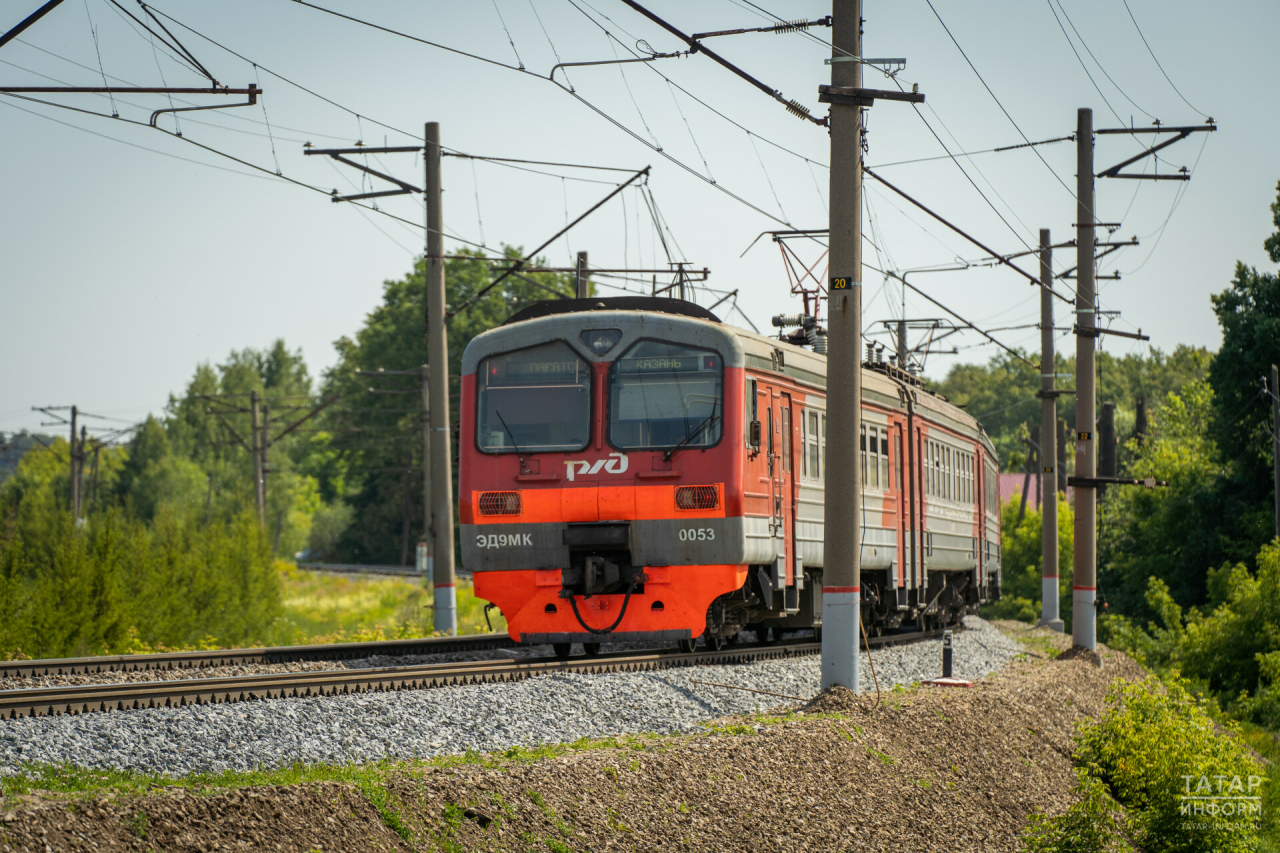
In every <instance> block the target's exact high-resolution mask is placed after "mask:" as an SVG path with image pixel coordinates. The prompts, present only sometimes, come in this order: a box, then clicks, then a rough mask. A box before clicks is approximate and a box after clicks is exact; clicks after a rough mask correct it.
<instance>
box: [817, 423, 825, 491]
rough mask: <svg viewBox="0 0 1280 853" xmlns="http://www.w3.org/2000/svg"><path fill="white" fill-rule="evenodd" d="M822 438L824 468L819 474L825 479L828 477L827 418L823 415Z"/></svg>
mask: <svg viewBox="0 0 1280 853" xmlns="http://www.w3.org/2000/svg"><path fill="white" fill-rule="evenodd" d="M821 436H822V437H821V444H822V467H821V468H820V469H819V472H818V473H819V474H820V475H821V476H823V477H825V476H827V416H826V415H823V416H822V434H821Z"/></svg>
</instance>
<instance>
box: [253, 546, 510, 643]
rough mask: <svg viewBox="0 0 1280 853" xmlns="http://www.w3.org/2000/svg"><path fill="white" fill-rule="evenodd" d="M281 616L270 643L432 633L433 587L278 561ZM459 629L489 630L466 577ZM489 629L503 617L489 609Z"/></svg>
mask: <svg viewBox="0 0 1280 853" xmlns="http://www.w3.org/2000/svg"><path fill="white" fill-rule="evenodd" d="M277 565H278V566H279V569H280V587H281V598H282V601H283V604H284V615H283V616H282V617H281V619H280V620H279V621H278V623H277V626H276V628H275V631H274V634H275V636H274V637H272V639H273V640H274V641H275V642H273V643H271V645H287V644H302V643H339V642H353V641H360V640H379V639H407V638H410V637H430V636H432V634H433V633H434V630H435V623H434V618H433V617H434V611H433V610H432V609H431V605H432V603H433V591H432V589H431V586H430V584H423V583H421V582H420V581H418V580H416V579H414V578H407V577H394V576H391V577H386V576H378V575H340V574H331V573H327V572H308V571H303V570H300V569H298V568H296V567H295V566H293V565H292V564H289V563H278V564H277ZM457 595H458V633H460V634H483V633H488V631H489V626H488V625H487V624H485V619H484V605H485V602H484V601H483V600H481V599H478V598H476V596H475V592H474V591H473V588H472V585H471V582H470V581H467V580H459V581H458V586H457ZM490 619H491V620H492V622H493V630H494V631H498V632H502V631H505V630H506V628H507V623H506V620H505V619H503V618H502V616H501V615H500V614H499V613H498V612H497V611H496V610H493V611H490Z"/></svg>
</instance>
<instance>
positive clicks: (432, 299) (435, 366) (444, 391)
mask: <svg viewBox="0 0 1280 853" xmlns="http://www.w3.org/2000/svg"><path fill="white" fill-rule="evenodd" d="M423 160H424V161H425V163H426V170H427V175H426V178H427V180H426V190H427V193H426V195H427V269H426V273H427V299H426V303H427V365H428V373H429V377H428V381H429V383H430V387H429V389H428V396H429V397H430V400H431V404H430V409H431V411H430V417H431V432H432V433H433V435H432V436H431V438H432V441H431V448H430V449H431V528H430V535H431V538H432V544H433V547H432V549H431V554H432V558H433V566H432V570H433V574H432V584H433V585H434V587H435V605H436V609H435V614H436V618H435V627H436V630H437V631H440V632H441V633H444V634H447V635H456V634H457V633H458V596H457V591H456V590H455V589H454V583H455V581H454V575H453V468H452V460H453V447H452V444H453V443H452V441H450V436H449V340H448V338H447V337H446V335H445V326H444V319H445V318H444V315H445V310H446V309H445V290H444V258H443V257H442V255H443V254H444V234H443V232H442V230H441V229H442V228H443V215H442V213H441V210H440V204H441V200H442V199H441V191H440V124H439V122H434V121H431V122H427V127H426V150H425V152H424V156H423Z"/></svg>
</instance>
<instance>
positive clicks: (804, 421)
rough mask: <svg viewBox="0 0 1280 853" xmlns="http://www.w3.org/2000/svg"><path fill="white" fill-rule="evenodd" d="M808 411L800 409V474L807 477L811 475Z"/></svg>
mask: <svg viewBox="0 0 1280 853" xmlns="http://www.w3.org/2000/svg"><path fill="white" fill-rule="evenodd" d="M807 411H808V410H807V409H801V410H800V476H801V477H805V478H807V477H808V476H809V435H808V433H807V432H806V430H805V427H807V426H808V424H809V418H808V416H807V415H806V414H805V413H806V412H807Z"/></svg>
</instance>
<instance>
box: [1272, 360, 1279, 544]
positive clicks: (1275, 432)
mask: <svg viewBox="0 0 1280 853" xmlns="http://www.w3.org/2000/svg"><path fill="white" fill-rule="evenodd" d="M1271 456H1272V462H1271V465H1272V468H1273V469H1274V472H1273V475H1274V477H1275V489H1276V537H1277V538H1280V372H1278V371H1277V369H1276V366H1275V365H1274V364H1273V365H1271Z"/></svg>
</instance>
